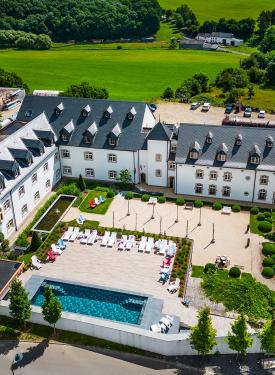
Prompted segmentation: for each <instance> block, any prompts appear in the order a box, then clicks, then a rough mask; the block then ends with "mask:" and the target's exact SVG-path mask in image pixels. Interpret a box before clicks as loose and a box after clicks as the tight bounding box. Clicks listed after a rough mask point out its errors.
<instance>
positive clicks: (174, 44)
mask: <svg viewBox="0 0 275 375" xmlns="http://www.w3.org/2000/svg"><path fill="white" fill-rule="evenodd" d="M177 47H178V42H177V39H176V38H171V39H170V44H169V49H177Z"/></svg>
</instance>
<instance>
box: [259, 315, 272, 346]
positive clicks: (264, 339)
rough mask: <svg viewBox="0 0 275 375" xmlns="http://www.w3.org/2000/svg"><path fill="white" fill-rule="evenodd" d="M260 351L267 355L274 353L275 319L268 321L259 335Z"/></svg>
mask: <svg viewBox="0 0 275 375" xmlns="http://www.w3.org/2000/svg"><path fill="white" fill-rule="evenodd" d="M259 339H260V341H261V347H262V349H263V350H264V351H265V352H267V353H275V317H273V319H272V320H268V321H267V322H266V324H265V325H264V327H263V329H262V330H261V332H260V333H259Z"/></svg>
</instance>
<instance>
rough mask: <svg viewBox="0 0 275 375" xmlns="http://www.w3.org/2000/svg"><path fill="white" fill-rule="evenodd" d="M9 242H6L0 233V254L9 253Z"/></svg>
mask: <svg viewBox="0 0 275 375" xmlns="http://www.w3.org/2000/svg"><path fill="white" fill-rule="evenodd" d="M9 244H10V243H9V240H6V239H5V237H4V234H3V233H2V232H0V252H1V253H8V252H9V251H10V245H9Z"/></svg>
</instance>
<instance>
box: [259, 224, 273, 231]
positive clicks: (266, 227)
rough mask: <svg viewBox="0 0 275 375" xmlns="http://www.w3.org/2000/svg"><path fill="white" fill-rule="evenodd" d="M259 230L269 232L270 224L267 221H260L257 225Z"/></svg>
mask: <svg viewBox="0 0 275 375" xmlns="http://www.w3.org/2000/svg"><path fill="white" fill-rule="evenodd" d="M258 229H259V231H261V232H263V233H268V232H271V230H272V224H271V223H269V222H268V221H261V222H260V224H259V225H258Z"/></svg>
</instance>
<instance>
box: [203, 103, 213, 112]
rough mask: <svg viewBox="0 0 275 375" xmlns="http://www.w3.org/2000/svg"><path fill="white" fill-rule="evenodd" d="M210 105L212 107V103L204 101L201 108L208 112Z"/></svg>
mask: <svg viewBox="0 0 275 375" xmlns="http://www.w3.org/2000/svg"><path fill="white" fill-rule="evenodd" d="M210 107H211V104H210V103H204V104H203V106H202V109H201V110H202V111H205V112H207V111H209V109H210Z"/></svg>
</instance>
